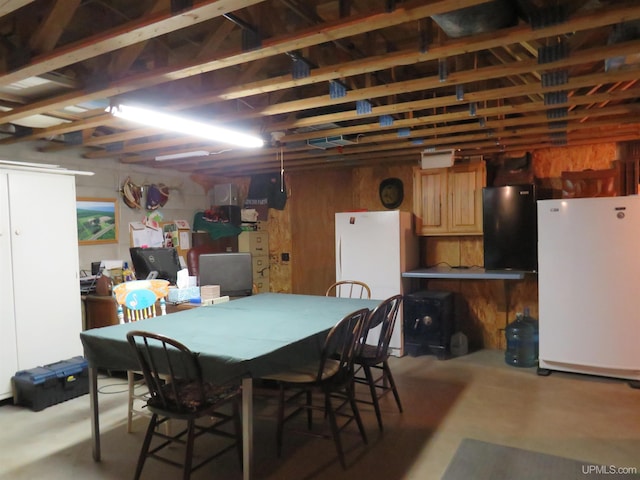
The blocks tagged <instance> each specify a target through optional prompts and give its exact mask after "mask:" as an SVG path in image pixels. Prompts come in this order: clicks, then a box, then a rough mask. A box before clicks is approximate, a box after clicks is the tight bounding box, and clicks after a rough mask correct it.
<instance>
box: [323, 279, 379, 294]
mask: <svg viewBox="0 0 640 480" xmlns="http://www.w3.org/2000/svg"><path fill="white" fill-rule="evenodd" d="M325 295H326V296H327V297H333V296H336V297H348V298H371V289H370V288H369V285H367V284H366V283H364V282H361V281H359V280H342V281H340V282H335V283H334V284H332V285H331V286H330V287H329V288H328V289H327V292H326V293H325Z"/></svg>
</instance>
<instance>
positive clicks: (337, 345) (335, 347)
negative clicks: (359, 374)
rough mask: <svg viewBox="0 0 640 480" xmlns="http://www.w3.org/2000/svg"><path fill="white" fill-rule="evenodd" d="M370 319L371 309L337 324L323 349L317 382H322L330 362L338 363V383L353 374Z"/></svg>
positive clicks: (345, 318) (360, 311)
mask: <svg viewBox="0 0 640 480" xmlns="http://www.w3.org/2000/svg"><path fill="white" fill-rule="evenodd" d="M368 319H369V309H368V308H362V309H360V310H356V311H355V312H352V313H350V314H348V315H346V316H345V317H343V318H342V319H341V320H340V321H339V322H338V323H336V324H335V325H334V326H333V327H332V328H331V330H330V331H329V334H328V335H327V338H326V339H325V342H324V345H323V347H322V356H321V360H320V366H319V369H318V375H317V377H316V381H318V382H320V381H321V380H322V375H323V372H324V371H325V365H326V363H327V362H328V361H336V362H338V371H337V373H336V374H335V376H334V379H336V381H338V382H340V381H344V380H347V379H348V378H349V377H348V376H349V375H350V374H351V372H352V368H353V362H354V360H355V357H356V354H357V353H358V345H359V344H360V343H361V342H362V338H363V335H364V332H365V330H366V327H367V322H368Z"/></svg>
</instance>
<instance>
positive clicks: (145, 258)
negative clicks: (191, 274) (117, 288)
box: [129, 247, 182, 285]
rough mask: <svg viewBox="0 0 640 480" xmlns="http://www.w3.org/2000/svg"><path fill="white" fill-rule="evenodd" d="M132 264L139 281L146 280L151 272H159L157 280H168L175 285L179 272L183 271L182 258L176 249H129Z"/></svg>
mask: <svg viewBox="0 0 640 480" xmlns="http://www.w3.org/2000/svg"><path fill="white" fill-rule="evenodd" d="M129 254H130V255H131V264H132V266H133V270H134V271H135V274H136V278H137V279H138V280H144V279H145V278H147V277H148V276H149V273H151V272H154V271H155V272H158V276H157V277H156V278H160V279H162V280H168V281H169V283H170V284H172V285H175V284H176V280H177V278H178V272H179V271H180V270H181V269H182V266H181V265H180V258H179V257H178V252H177V251H176V249H175V248H161V247H157V248H153V247H152V248H141V247H132V248H130V249H129Z"/></svg>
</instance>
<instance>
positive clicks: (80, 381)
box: [12, 357, 89, 412]
mask: <svg viewBox="0 0 640 480" xmlns="http://www.w3.org/2000/svg"><path fill="white" fill-rule="evenodd" d="M88 368H89V365H88V363H87V361H86V360H85V359H84V358H83V357H73V358H70V359H68V360H63V361H61V362H56V363H52V364H50V365H45V366H43V367H37V368H32V369H30V370H21V371H19V372H16V374H15V375H14V376H13V377H12V381H13V387H14V395H15V398H14V403H16V404H18V405H22V406H25V407H28V408H30V409H31V410H33V411H34V412H39V411H40V410H43V409H45V408H47V407H49V406H51V405H55V404H56V403H61V402H64V401H66V400H69V399H71V398H75V397H79V396H81V395H85V394H87V393H89V374H88Z"/></svg>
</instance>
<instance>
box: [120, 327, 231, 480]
mask: <svg viewBox="0 0 640 480" xmlns="http://www.w3.org/2000/svg"><path fill="white" fill-rule="evenodd" d="M127 340H128V342H129V344H130V345H131V347H132V348H133V350H134V351H135V355H136V358H137V359H138V363H139V364H140V369H141V370H142V373H143V375H144V378H145V381H146V383H147V386H148V387H149V400H148V401H147V408H148V409H149V411H150V412H151V419H150V420H149V426H148V427H147V432H146V435H145V437H144V440H143V442H142V448H141V450H140V455H139V458H138V464H137V466H136V472H135V476H134V478H135V479H136V480H137V479H139V478H140V475H141V474H142V469H143V467H144V464H145V461H146V459H147V458H148V457H152V458H154V459H156V460H160V461H162V462H164V463H167V464H170V465H173V466H177V467H182V468H183V478H184V479H188V478H189V477H190V475H191V472H193V471H194V470H197V469H198V468H200V467H202V466H203V465H205V464H207V463H209V462H210V461H212V460H213V459H215V458H217V457H219V456H220V455H222V454H223V453H225V452H227V451H229V450H231V449H233V448H236V449H237V453H238V460H239V461H240V463H241V464H242V433H241V432H242V427H241V423H240V398H241V390H240V382H239V381H238V383H231V384H224V385H217V384H213V383H210V382H205V381H203V379H202V371H201V367H200V362H199V361H198V356H197V355H196V354H195V353H193V352H192V351H190V350H189V349H188V348H187V347H186V346H184V345H183V344H181V343H180V342H178V341H176V340H174V339H171V338H167V337H165V336H162V335H157V334H153V333H149V332H144V331H140V330H135V331H131V332H129V333H127ZM227 404H231V412H226V411H223V410H221V409H222V407H224V406H225V405H227ZM204 418H207V419H208V421H207V423H206V424H203V423H201V422H199V423H196V420H199V419H203V420H204ZM170 419H175V420H183V421H185V422H186V424H187V425H186V428H184V429H182V430H181V431H180V432H177V433H175V434H171V435H169V434H166V433H162V432H161V431H160V430H158V429H157V427H158V426H159V425H161V424H162V423H164V422H166V421H168V420H170ZM225 424H231V425H232V427H231V428H228V427H225ZM205 433H210V434H214V435H217V436H220V437H224V438H226V439H229V441H228V442H223V444H222V445H220V447H219V448H214V449H213V451H212V452H210V454H209V455H205V458H203V459H201V460H199V463H198V464H197V465H193V449H194V440H195V438H197V437H199V436H200V435H203V434H205ZM154 437H158V438H160V443H159V444H158V445H155V446H153V447H152V445H151V443H152V440H153V439H154ZM176 443H177V444H180V445H183V446H184V447H185V455H184V461H183V462H178V461H176V460H175V452H172V453H173V455H169V454H167V452H166V451H165V452H163V453H162V454H161V452H162V451H163V450H164V449H165V448H167V447H169V446H172V447H171V448H169V450H173V445H174V444H176Z"/></svg>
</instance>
